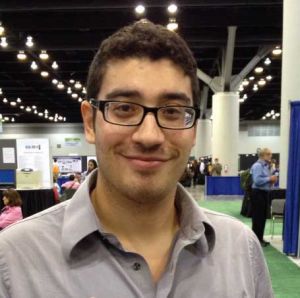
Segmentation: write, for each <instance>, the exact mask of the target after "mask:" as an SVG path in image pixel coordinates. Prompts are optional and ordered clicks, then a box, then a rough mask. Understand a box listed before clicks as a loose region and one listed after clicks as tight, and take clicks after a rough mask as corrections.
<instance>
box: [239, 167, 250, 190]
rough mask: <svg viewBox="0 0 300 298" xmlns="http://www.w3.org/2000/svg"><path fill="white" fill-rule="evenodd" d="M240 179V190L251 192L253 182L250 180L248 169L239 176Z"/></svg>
mask: <svg viewBox="0 0 300 298" xmlns="http://www.w3.org/2000/svg"><path fill="white" fill-rule="evenodd" d="M240 177H241V188H242V189H243V190H245V191H249V190H251V187H252V183H253V180H252V174H251V173H250V169H247V170H245V171H243V172H242V173H241V174H240Z"/></svg>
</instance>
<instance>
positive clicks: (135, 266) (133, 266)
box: [132, 262, 141, 271]
mask: <svg viewBox="0 0 300 298" xmlns="http://www.w3.org/2000/svg"><path fill="white" fill-rule="evenodd" d="M132 268H133V270H134V271H138V270H140V269H141V264H140V263H137V262H135V263H134V264H133V265H132Z"/></svg>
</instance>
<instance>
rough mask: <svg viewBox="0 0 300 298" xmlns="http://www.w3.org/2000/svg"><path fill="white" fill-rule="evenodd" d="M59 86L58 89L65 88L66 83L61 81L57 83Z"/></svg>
mask: <svg viewBox="0 0 300 298" xmlns="http://www.w3.org/2000/svg"><path fill="white" fill-rule="evenodd" d="M57 88H58V89H64V88H65V85H64V84H63V83H62V82H59V83H58V84H57Z"/></svg>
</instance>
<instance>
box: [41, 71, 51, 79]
mask: <svg viewBox="0 0 300 298" xmlns="http://www.w3.org/2000/svg"><path fill="white" fill-rule="evenodd" d="M41 76H42V77H44V78H46V77H48V76H49V72H48V71H42V72H41Z"/></svg>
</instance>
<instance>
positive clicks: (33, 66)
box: [30, 61, 39, 70]
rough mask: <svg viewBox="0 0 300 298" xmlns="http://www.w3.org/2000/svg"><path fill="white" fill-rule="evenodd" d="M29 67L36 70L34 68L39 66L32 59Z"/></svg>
mask: <svg viewBox="0 0 300 298" xmlns="http://www.w3.org/2000/svg"><path fill="white" fill-rule="evenodd" d="M30 67H31V69H33V70H36V69H38V68H39V67H38V65H37V64H36V62H35V61H32V63H31V65H30Z"/></svg>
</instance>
